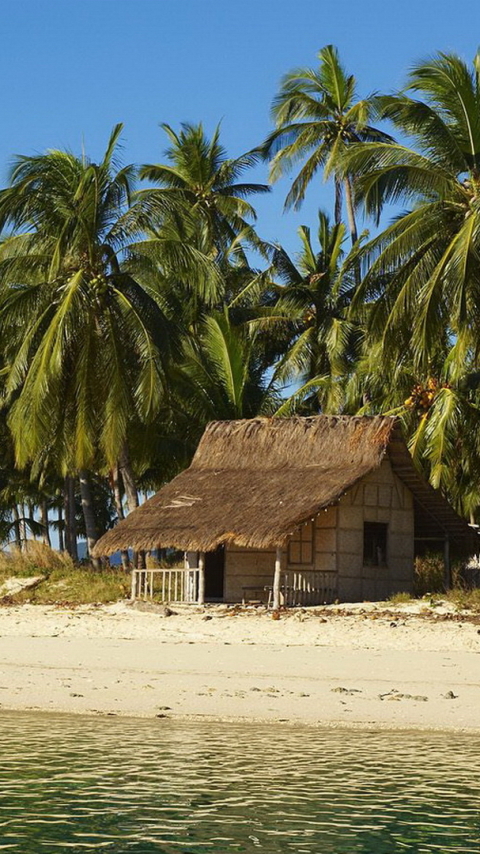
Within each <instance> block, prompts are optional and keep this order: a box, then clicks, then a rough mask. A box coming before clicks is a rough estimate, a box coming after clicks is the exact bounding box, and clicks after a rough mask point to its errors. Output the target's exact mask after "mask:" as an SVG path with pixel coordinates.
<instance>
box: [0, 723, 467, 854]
mask: <svg viewBox="0 0 480 854" xmlns="http://www.w3.org/2000/svg"><path fill="white" fill-rule="evenodd" d="M0 722H1V725H2V745H3V747H2V749H1V751H0V851H2V850H9V851H16V852H21V854H38V852H41V851H45V852H48V851H49V850H51V851H62V850H64V851H65V852H78V854H80V852H87V851H89V850H93V851H103V850H105V851H108V852H113V854H123V852H133V854H150V852H151V854H153V852H155V854H173V852H176V854H198V852H202V851H209V852H210V851H211V852H215V853H217V852H218V854H220V852H230V851H232V852H233V851H240V852H256V851H258V850H261V851H265V852H275V854H283V852H285V854H319V852H321V853H322V854H360V852H362V854H392V852H397V851H398V852H411V854H414V853H415V854H423V852H439V851H441V852H443V854H450V852H452V854H453V852H455V854H457V853H458V854H460V852H468V854H474V852H480V842H479V840H480V833H479V830H480V813H479V803H478V797H479V792H480V744H479V743H478V741H477V740H476V739H474V738H473V737H470V736H464V735H454V736H452V735H444V734H436V733H435V734H425V733H416V734H406V733H366V732H356V731H338V730H316V729H309V728H306V727H305V728H303V727H298V728H293V727H291V726H287V727H282V726H281V725H278V724H269V725H268V726H267V725H265V726H253V725H248V726H247V725H238V724H218V723H215V724H213V723H210V724H203V723H202V724H199V723H196V722H189V723H184V722H175V721H171V720H164V719H162V720H161V721H157V720H154V721H142V720H140V721H139V720H130V719H129V720H126V719H123V720H121V719H116V720H112V719H109V720H99V719H96V718H74V717H71V718H70V717H64V716H44V715H40V716H34V715H29V714H24V713H16V714H13V713H3V714H2V715H0Z"/></svg>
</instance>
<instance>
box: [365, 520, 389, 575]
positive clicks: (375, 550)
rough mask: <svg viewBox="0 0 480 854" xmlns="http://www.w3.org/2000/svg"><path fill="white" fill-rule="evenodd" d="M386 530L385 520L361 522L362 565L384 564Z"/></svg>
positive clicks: (385, 557) (385, 559) (385, 558)
mask: <svg viewBox="0 0 480 854" xmlns="http://www.w3.org/2000/svg"><path fill="white" fill-rule="evenodd" d="M387 531H388V525H387V524H386V523H385V522H364V523H363V565H364V566H385V564H386V562H387Z"/></svg>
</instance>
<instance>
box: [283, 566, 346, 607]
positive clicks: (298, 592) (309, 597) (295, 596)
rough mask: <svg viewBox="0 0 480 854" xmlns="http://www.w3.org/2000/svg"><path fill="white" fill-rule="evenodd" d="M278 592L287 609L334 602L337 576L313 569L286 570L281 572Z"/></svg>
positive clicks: (336, 590) (336, 594)
mask: <svg viewBox="0 0 480 854" xmlns="http://www.w3.org/2000/svg"><path fill="white" fill-rule="evenodd" d="M280 592H281V595H282V597H283V604H284V605H285V606H287V607H293V606H294V605H323V604H328V603H330V602H335V600H336V598H337V596H338V588H337V574H336V573H334V572H317V571H316V570H314V569H312V570H310V569H288V570H287V571H286V572H282V584H281V589H280Z"/></svg>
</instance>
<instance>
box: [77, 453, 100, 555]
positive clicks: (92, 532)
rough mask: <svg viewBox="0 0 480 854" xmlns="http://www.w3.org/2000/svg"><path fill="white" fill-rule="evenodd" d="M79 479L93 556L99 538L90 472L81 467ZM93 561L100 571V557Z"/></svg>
mask: <svg viewBox="0 0 480 854" xmlns="http://www.w3.org/2000/svg"><path fill="white" fill-rule="evenodd" d="M79 481H80V495H81V497H82V511H83V518H84V519H85V531H86V534H87V547H88V554H89V556H91V554H92V549H93V547H94V545H95V543H96V542H97V539H98V533H97V525H96V522H95V512H94V508H93V499H92V491H91V489H90V480H89V477H88V472H86V471H85V469H81V471H80V472H79ZM91 561H92V566H93V568H94V569H95V570H97V571H98V570H100V569H101V568H102V564H101V561H100V560H99V559H98V557H94V558H91Z"/></svg>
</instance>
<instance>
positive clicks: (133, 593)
mask: <svg viewBox="0 0 480 854" xmlns="http://www.w3.org/2000/svg"><path fill="white" fill-rule="evenodd" d="M136 598H137V575H136V572H135V569H132V589H131V593H130V599H131V601H132V602H133V601H134V599H136Z"/></svg>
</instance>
